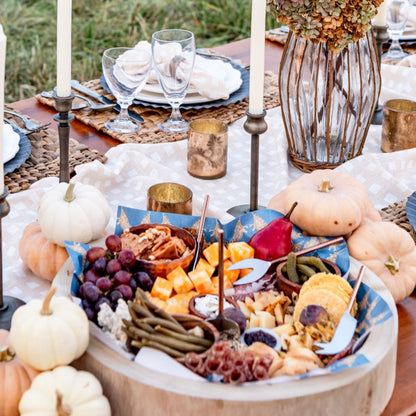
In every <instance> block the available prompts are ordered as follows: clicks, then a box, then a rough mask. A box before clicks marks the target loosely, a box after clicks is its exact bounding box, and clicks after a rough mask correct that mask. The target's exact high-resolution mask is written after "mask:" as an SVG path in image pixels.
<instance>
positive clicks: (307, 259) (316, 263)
mask: <svg viewBox="0 0 416 416" xmlns="http://www.w3.org/2000/svg"><path fill="white" fill-rule="evenodd" d="M298 263H299V264H306V265H309V266H313V267H315V268H317V269H318V270H319V271H320V272H325V273H330V271H329V270H328V268H327V267H326V266H325V263H324V262H323V261H322V260H321V259H320V258H319V257H312V256H301V257H298Z"/></svg>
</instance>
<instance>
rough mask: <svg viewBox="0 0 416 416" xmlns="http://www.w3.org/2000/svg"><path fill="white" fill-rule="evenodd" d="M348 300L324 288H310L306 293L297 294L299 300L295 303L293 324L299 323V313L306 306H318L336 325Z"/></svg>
mask: <svg viewBox="0 0 416 416" xmlns="http://www.w3.org/2000/svg"><path fill="white" fill-rule="evenodd" d="M347 304H348V299H347V300H345V299H344V297H342V296H340V295H339V294H338V293H336V292H334V291H333V290H331V289H326V288H318V287H316V288H312V289H310V290H308V291H307V292H306V293H303V294H299V299H298V301H297V302H296V305H295V309H294V311H293V318H294V320H295V322H297V321H299V317H300V313H301V312H302V310H303V309H304V308H305V307H306V306H308V305H319V306H322V307H323V308H325V310H326V311H327V312H328V314H329V318H330V320H331V321H332V322H333V323H334V324H335V325H338V322H339V321H340V319H341V316H342V315H343V313H344V312H345V310H346V309H347Z"/></svg>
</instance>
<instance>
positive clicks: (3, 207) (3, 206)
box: [0, 189, 25, 330]
mask: <svg viewBox="0 0 416 416" xmlns="http://www.w3.org/2000/svg"><path fill="white" fill-rule="evenodd" d="M7 195H8V192H7V190H6V189H5V190H4V192H3V194H1V195H0V328H1V329H7V330H9V329H10V324H11V321H12V315H13V313H14V311H15V310H16V309H17V308H18V307H19V306H21V305H24V304H25V302H23V301H22V300H20V299H18V298H15V297H13V296H3V244H2V229H1V219H2V218H3V217H5V216H6V215H7V214H8V213H9V212H10V205H9V203H8V202H7V201H6V197H7Z"/></svg>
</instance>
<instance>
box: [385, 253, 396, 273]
mask: <svg viewBox="0 0 416 416" xmlns="http://www.w3.org/2000/svg"><path fill="white" fill-rule="evenodd" d="M384 265H385V266H386V267H387V269H388V270H389V272H390V273H391V274H392V275H395V274H396V273H397V272H398V271H399V270H400V260H399V259H396V258H395V257H393V256H392V255H391V254H390V255H389V257H388V258H387V260H386V261H385V262H384Z"/></svg>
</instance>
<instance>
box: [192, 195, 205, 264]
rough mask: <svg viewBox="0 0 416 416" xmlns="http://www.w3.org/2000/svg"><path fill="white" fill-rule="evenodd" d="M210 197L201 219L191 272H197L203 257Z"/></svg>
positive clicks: (203, 208) (203, 207)
mask: <svg viewBox="0 0 416 416" xmlns="http://www.w3.org/2000/svg"><path fill="white" fill-rule="evenodd" d="M208 202H209V195H206V196H205V200H204V205H203V206H202V212H201V218H200V220H199V226H198V234H197V237H196V247H195V257H194V260H193V262H192V266H191V270H195V267H196V265H197V264H198V260H199V258H200V257H201V248H202V237H203V235H204V225H205V219H206V218H207V210H208Z"/></svg>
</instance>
